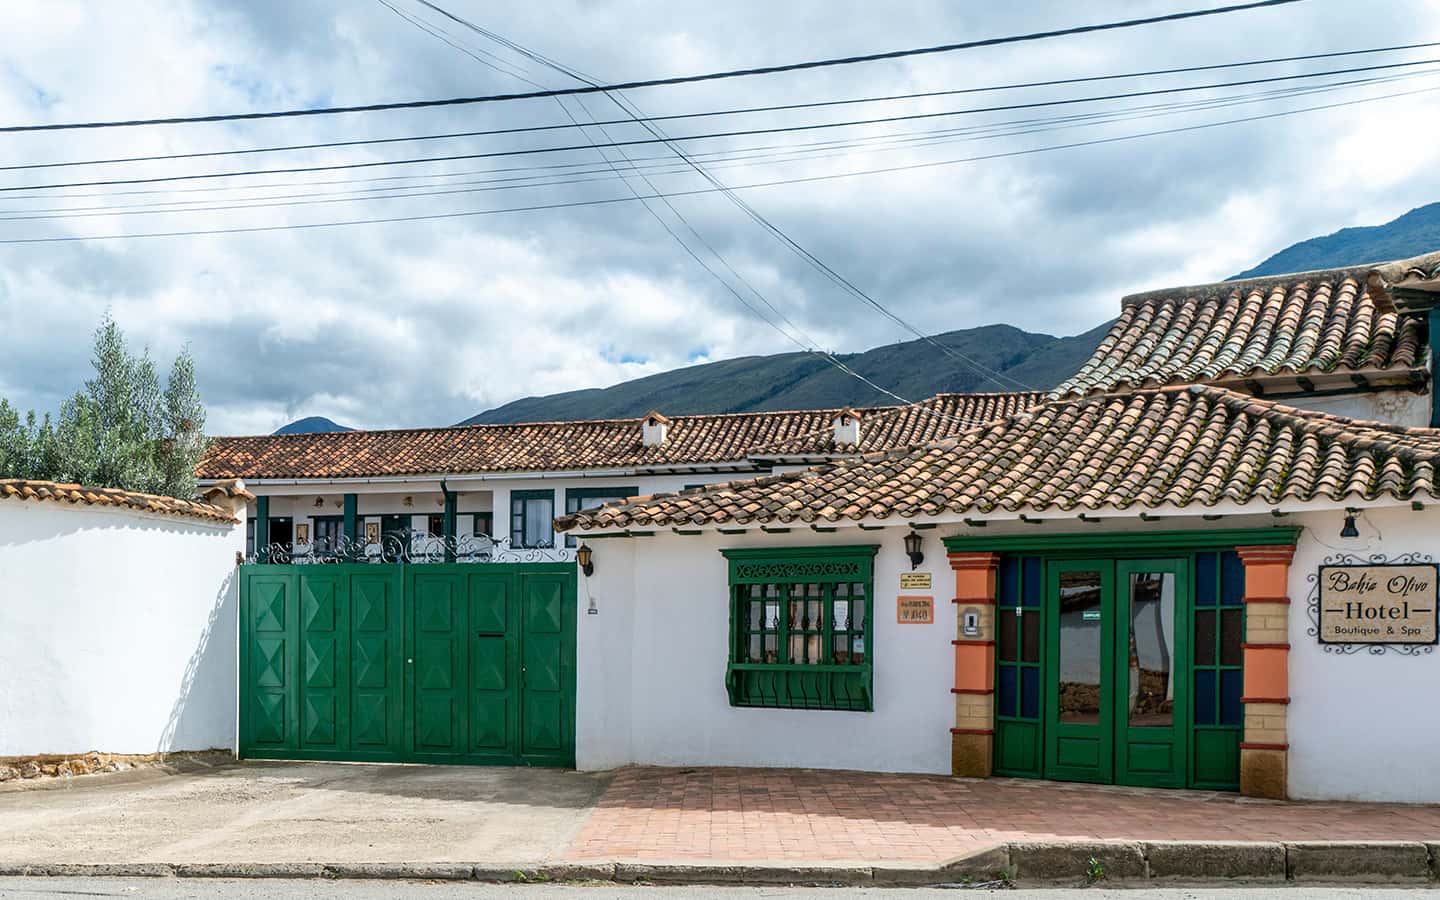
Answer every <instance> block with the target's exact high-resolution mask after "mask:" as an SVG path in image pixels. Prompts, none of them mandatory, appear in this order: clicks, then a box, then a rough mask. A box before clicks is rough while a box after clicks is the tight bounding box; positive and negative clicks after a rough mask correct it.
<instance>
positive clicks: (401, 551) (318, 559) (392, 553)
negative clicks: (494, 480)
mask: <svg viewBox="0 0 1440 900" xmlns="http://www.w3.org/2000/svg"><path fill="white" fill-rule="evenodd" d="M245 561H246V562H248V563H272V564H277V565H279V564H293V565H332V564H336V563H370V564H376V565H380V564H384V563H407V564H424V563H443V562H457V563H516V562H525V563H531V562H574V561H575V551H574V550H571V549H568V548H565V547H556V546H553V545H548V544H547V545H544V546H538V547H511V546H510V539H509V538H496V537H494V536H491V535H483V534H477V535H469V534H464V535H451V536H448V537H447V536H445V535H438V534H430V533H429V532H427V531H422V530H419V529H405V530H402V531H391V532H386V533H385V534H383V535H381V536H380V540H379V542H378V543H377V542H367V541H366V540H365V539H364V538H363V537H362V538H355V539H352V538H351V537H350V536H349V535H340V537H339V538H338V539H336V540H334V541H316V542H314V543H311V544H299V545H291V544H278V543H272V544H267V545H265V546H264V547H261V548H258V549H257V551H256V552H255V553H253V554H251V555H250V556H248V557H246V560H245Z"/></svg>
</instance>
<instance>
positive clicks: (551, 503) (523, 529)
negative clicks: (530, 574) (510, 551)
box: [510, 491, 555, 549]
mask: <svg viewBox="0 0 1440 900" xmlns="http://www.w3.org/2000/svg"><path fill="white" fill-rule="evenodd" d="M510 546H511V547H514V548H516V549H531V548H535V547H553V546H555V492H554V491H511V492H510Z"/></svg>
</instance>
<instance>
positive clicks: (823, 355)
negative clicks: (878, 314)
mask: <svg viewBox="0 0 1440 900" xmlns="http://www.w3.org/2000/svg"><path fill="white" fill-rule="evenodd" d="M380 2H381V3H382V4H384V5H385V6H387V7H388V6H390V4H389V3H388V2H386V0H380ZM426 5H427V6H428V5H430V4H426ZM391 8H392V9H393V7H391ZM447 15H449V14H448V13H447ZM452 18H453V16H452ZM424 30H426V31H429V29H424ZM431 33H432V34H434V32H431ZM436 36H437V37H438V36H439V35H436ZM442 40H444V38H442ZM445 43H447V44H449V45H450V46H452V47H455V48H456V49H458V50H460V51H461V52H465V53H467V54H469V55H470V56H471V57H472V58H476V59H479V57H475V55H474V54H473V53H469V51H468V50H467V49H466V48H465V47H463V46H461V45H459V44H457V43H454V42H452V41H450V40H445ZM482 52H483V51H482ZM490 55H491V54H486V56H490ZM510 74H511V75H512V77H515V78H517V79H519V80H521V81H525V82H527V83H529V84H535V82H533V81H530V79H529V78H526V77H525V76H524V75H520V74H515V73H510ZM536 86H537V87H539V85H536ZM576 102H578V103H579V104H580V108H581V110H582V111H584V112H585V114H586V115H587V116H589V111H588V110H587V109H585V104H584V101H583V100H577V101H576ZM555 103H556V105H558V106H559V107H560V109H561V110H562V111H563V112H564V113H565V116H566V118H568V119H570V121H571V122H574V123H575V125H576V127H577V128H579V129H580V133H581V134H582V135H584V136H586V137H587V138H588V137H589V135H588V133H587V132H586V131H585V129H584V128H583V127H581V126H580V123H579V122H578V121H576V119H575V117H574V116H573V115H571V113H570V110H569V109H568V108H566V106H565V101H564V100H562V99H560V98H559V97H556V98H555ZM590 118H592V120H593V116H591V117H590ZM601 131H602V133H604V129H601ZM607 137H608V135H607ZM596 152H597V153H598V154H599V155H600V157H601V158H602V159H603V160H605V162H606V163H607V164H609V165H610V168H611V169H612V170H613V171H614V173H615V175H616V177H618V178H620V180H621V181H622V182H623V183H624V184H625V186H626V188H627V189H629V190H630V193H631V194H632V195H634V198H635V199H636V200H638V201H639V202H640V203H641V205H642V206H644V208H645V210H646V212H648V213H650V215H651V216H653V217H654V218H655V220H656V221H657V222H659V223H660V225H661V227H663V228H664V229H665V231H666V232H667V233H669V235H670V236H671V237H672V238H674V240H675V242H676V243H678V244H679V245H680V247H681V249H683V250H684V251H685V252H686V253H687V254H688V255H689V256H690V258H691V259H693V260H695V262H696V263H698V264H699V265H700V267H701V268H703V269H704V270H705V271H706V272H708V273H709V274H710V275H711V276H712V277H713V278H715V280H716V281H718V282H720V284H721V285H722V286H723V287H724V288H725V289H726V290H727V291H728V292H729V293H730V294H731V295H732V296H734V297H735V299H736V300H737V301H739V303H740V304H741V305H742V306H744V307H745V308H746V309H748V310H749V311H750V312H752V313H754V314H755V315H756V316H757V317H758V318H759V319H760V320H761V321H762V322H764V323H765V324H767V325H769V326H770V327H771V328H773V329H774V330H775V331H776V332H778V333H779V334H781V335H782V336H784V337H785V338H786V339H787V340H789V341H790V342H791V343H793V344H795V346H797V347H799V348H800V349H801V350H802V351H803V352H805V353H809V354H812V355H815V356H817V357H819V358H820V359H821V360H823V361H824V362H826V363H828V364H829V365H831V366H834V367H835V368H836V369H837V370H839V371H840V372H842V373H844V374H846V375H849V376H851V377H853V378H856V379H858V380H860V381H861V382H863V383H864V384H866V385H868V386H870V387H871V388H872V389H874V390H876V391H879V392H880V393H882V394H885V395H887V396H889V397H893V398H894V399H896V400H899V401H900V402H902V403H908V402H909V401H907V400H906V399H905V398H904V397H901V396H900V395H899V394H896V393H894V392H893V391H890V390H887V389H886V388H883V387H881V386H880V385H878V384H876V383H875V382H874V381H871V380H870V379H869V378H866V377H865V376H864V375H862V374H860V373H859V372H857V371H855V370H854V369H852V368H851V367H850V366H847V365H846V364H845V363H843V362H841V361H840V360H839V359H837V358H836V357H835V355H834V354H832V353H829V352H824V351H820V350H817V349H815V347H814V346H813V345H814V343H815V341H814V339H813V338H810V337H809V335H807V334H805V332H804V331H803V330H801V329H800V328H799V326H797V325H795V323H794V322H792V321H791V320H790V319H789V318H788V317H787V316H786V315H785V314H784V313H783V312H781V311H780V310H779V309H778V308H777V307H776V306H775V305H774V304H772V303H771V302H770V301H769V300H767V299H766V298H765V296H764V295H763V294H761V293H760V292H759V291H758V290H756V289H755V287H754V286H753V285H751V284H750V283H749V282H748V281H746V280H745V278H744V276H742V275H740V273H739V272H737V271H735V269H734V268H733V267H731V266H730V264H729V263H728V262H726V260H725V258H724V257H723V256H721V255H720V253H719V251H717V250H716V249H715V248H714V247H712V246H710V244H709V242H708V241H706V240H705V238H704V237H703V236H701V235H700V233H699V232H698V231H696V230H695V228H694V227H693V226H691V225H690V223H689V222H688V221H686V220H685V217H684V216H682V215H680V212H679V211H678V210H676V209H675V207H674V206H672V205H671V204H670V201H669V200H668V199H666V200H664V202H665V205H666V206H667V207H669V208H670V210H671V212H673V213H674V214H675V216H676V217H677V218H678V219H679V220H680V221H681V222H682V223H683V224H684V225H685V226H686V228H688V229H689V231H690V233H691V234H693V235H694V236H695V237H696V239H698V240H699V241H700V242H701V243H702V244H703V245H704V246H705V248H706V249H707V250H709V251H710V253H711V254H712V255H714V256H715V258H716V259H718V260H720V262H721V263H722V264H723V265H724V266H725V267H726V268H727V269H729V270H730V273H731V274H732V275H734V276H735V277H736V278H737V279H738V280H739V281H740V282H741V283H742V284H744V285H745V286H746V287H747V288H748V289H749V290H750V292H751V293H753V294H754V295H755V296H756V297H757V298H758V299H759V300H760V301H761V302H762V303H764V304H765V305H766V306H767V307H769V308H770V309H771V310H772V311H773V312H774V313H775V314H776V315H777V316H779V318H780V319H781V320H782V321H784V322H785V323H786V324H787V325H789V326H790V327H791V329H793V330H794V331H795V332H796V333H798V334H799V335H800V338H805V340H807V341H809V342H810V346H807V345H806V343H805V342H804V341H802V340H800V338H797V337H796V336H795V335H794V334H791V333H790V332H789V331H787V330H786V329H785V328H782V327H781V326H780V325H779V324H778V323H776V322H775V321H773V320H771V319H770V317H769V316H767V315H765V313H763V312H761V311H760V310H759V309H757V308H756V307H755V306H754V305H753V304H751V303H750V302H749V301H748V300H746V299H745V298H744V297H743V296H742V295H741V294H740V292H739V291H737V290H736V289H735V288H734V286H733V285H731V284H730V283H729V282H728V281H726V280H725V279H724V278H722V277H721V276H720V273H718V272H716V271H715V270H714V269H712V268H711V267H710V265H709V264H708V263H706V262H705V260H704V259H702V258H701V257H700V255H699V254H698V253H696V252H695V250H694V249H693V248H691V247H690V246H689V245H688V244H687V243H686V242H685V241H684V240H683V239H682V238H681V237H680V235H679V234H677V233H676V232H675V230H674V229H672V228H671V227H670V224H669V223H668V222H666V221H665V220H664V218H662V217H661V216H660V215H659V214H658V213H657V212H655V210H654V209H652V208H651V206H650V204H649V202H647V201H646V200H645V199H643V198H642V197H641V195H640V193H639V192H638V191H636V190H635V189H634V188H633V187H632V186H631V185H630V182H629V181H628V180H627V179H626V178H625V176H624V175H622V174H620V170H619V169H618V168H616V166H615V164H614V162H613V161H612V160H611V159H610V158H609V157H608V156H606V155H605V152H604V151H603V150H600V149H598V147H597V150H596ZM620 154H621V156H625V151H623V150H621V151H620ZM641 177H642V178H644V176H643V175H642V176H641ZM645 183H646V184H647V185H649V186H650V189H651V190H652V191H654V190H655V187H654V185H652V184H650V181H649V179H648V178H647V179H645Z"/></svg>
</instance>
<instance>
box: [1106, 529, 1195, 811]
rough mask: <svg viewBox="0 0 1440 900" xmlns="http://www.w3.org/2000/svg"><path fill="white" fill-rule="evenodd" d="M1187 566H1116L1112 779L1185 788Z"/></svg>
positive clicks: (1161, 562) (1175, 562)
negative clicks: (1114, 713)
mask: <svg viewBox="0 0 1440 900" xmlns="http://www.w3.org/2000/svg"><path fill="white" fill-rule="evenodd" d="M1190 583H1191V577H1190V560H1189V558H1188V557H1187V558H1176V559H1137V560H1121V561H1119V562H1117V563H1116V564H1115V584H1116V589H1115V595H1116V597H1115V621H1116V623H1117V624H1116V628H1115V642H1116V646H1115V667H1114V671H1115V672H1116V674H1117V678H1116V679H1115V684H1114V694H1113V702H1114V705H1115V709H1116V710H1117V715H1116V719H1115V726H1116V735H1115V780H1116V782H1117V783H1119V784H1128V785H1135V786H1137V787H1175V788H1178V787H1184V786H1185V776H1186V772H1187V771H1188V763H1187V761H1186V758H1185V750H1186V743H1187V742H1186V723H1187V722H1189V721H1190V706H1189V703H1188V698H1189V695H1190V689H1189V681H1190V679H1189V677H1188V673H1189V671H1190V665H1189V638H1188V634H1189V630H1190V629H1189V628H1188V627H1187V625H1186V623H1188V622H1189V621H1190V618H1191V616H1190V603H1189V596H1190V591H1189V588H1190Z"/></svg>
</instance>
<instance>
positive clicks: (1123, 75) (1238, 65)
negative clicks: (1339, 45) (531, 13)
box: [0, 0, 1440, 172]
mask: <svg viewBox="0 0 1440 900" xmlns="http://www.w3.org/2000/svg"><path fill="white" fill-rule="evenodd" d="M378 2H380V3H381V4H383V5H384V6H385V7H386V8H387V9H390V10H393V11H394V12H395V14H396V15H398V16H400V17H401V18H402V19H404V20H405V21H407V22H410V23H411V24H413V25H415V26H416V27H417V28H421V29H423V30H424V31H425V32H426V33H428V34H431V35H434V36H435V37H436V38H438V39H439V40H442V41H444V42H445V43H446V44H449V45H450V46H451V47H454V48H455V49H457V50H459V51H460V52H462V53H465V54H466V55H468V56H470V57H471V58H472V59H474V60H475V61H477V62H479V63H481V64H482V65H486V66H489V67H490V68H492V69H494V70H495V71H497V72H500V73H502V74H505V75H509V76H511V77H512V78H517V79H519V80H521V81H525V82H527V83H529V84H534V83H535V82H533V81H530V79H528V78H525V77H524V76H523V75H519V74H516V73H515V72H513V71H511V70H510V69H509V68H506V67H504V66H503V65H498V64H496V63H494V62H491V61H490V60H487V59H485V58H484V57H482V56H480V55H478V54H479V53H480V52H483V51H476V50H474V49H473V48H471V47H469V46H468V45H462V44H459V43H457V42H455V41H453V40H451V39H450V38H449V37H448V36H447V35H445V34H444V33H443V32H440V31H438V30H435V29H432V28H430V27H429V26H428V25H426V24H425V23H424V22H423V21H422V20H420V19H417V18H414V17H412V16H410V15H408V14H407V13H405V12H404V11H402V10H400V9H398V8H397V7H395V6H394V5H392V4H391V3H389V2H388V0H378ZM421 2H423V0H421ZM1430 47H1440V41H1431V42H1428V43H1423V44H1396V45H1393V46H1389V47H1370V48H1366V49H1363V50H1337V51H1333V52H1329V53H1308V54H1305V55H1302V56H1275V57H1269V58H1266V59H1249V60H1240V61H1236V62H1228V63H1213V64H1210V65H1204V66H1182V67H1178V68H1169V69H1147V70H1143V71H1135V72H1120V73H1114V74H1109V75H1084V76H1078V77H1074V78H1055V79H1049V80H1046V81H1021V82H1013V83H1011V84H992V85H983V86H980V87H969V88H955V89H952V90H944V91H915V92H911V93H906V94H881V95H876V96H870V97H845V98H841V99H838V100H815V101H810V102H806V103H782V104H776V105H772V106H746V107H736V108H733V109H714V110H706V111H704V112H695V113H672V114H669V115H664V116H642V117H639V118H638V119H635V118H631V119H615V120H611V121H607V122H594V123H592V124H595V125H602V124H603V125H623V124H629V123H631V122H635V121H645V122H668V121H674V120H678V119H702V118H713V117H716V116H736V115H749V114H754V113H767V112H789V111H794V110H798V109H820V108H826V107H834V106H854V105H858V104H864V103H886V102H897V101H903V100H924V99H933V98H936V97H953V96H958V95H963V94H983V93H994V92H998V91H1011V90H1020V89H1026V88H1037V87H1059V86H1064V85H1073V84H1086V83H1093V82H1097V81H1121V80H1127V79H1131V78H1149V77H1155V76H1161V75H1178V74H1189V73H1194V72H1210V71H1217V70H1225V69H1242V68H1252V67H1254V66H1266V65H1279V64H1282V63H1291V62H1306V61H1313V60H1317V59H1334V58H1337V57H1345V56H1372V55H1374V54H1377V53H1396V52H1404V51H1409V50H1418V49H1425V48H1430ZM486 56H490V57H491V58H492V59H496V57H494V54H486ZM1425 62H1430V60H1421V61H1419V62H1411V63H1402V64H1401V65H1420V64H1423V63H1425ZM1339 71H1341V72H1350V71H1366V69H1343V70H1339ZM1330 74H1335V73H1334V72H1314V73H1308V74H1300V75H1296V76H1292V77H1294V78H1314V77H1318V76H1323V75H1330ZM572 127H574V126H572V125H564V124H559V125H540V126H530V127H524V128H504V129H492V130H487V131H453V132H442V133H438V134H419V135H403V136H401V137H386V138H365V139H360V140H350V141H317V142H313V143H309V144H285V145H279V146H270V147H246V148H242V149H235V150H207V151H201V152H197V153H160V154H154V155H150V156H120V157H110V158H104V159H76V160H66V161H64V162H49V163H25V164H22V165H11V166H0V172H13V171H18V170H23V169H58V168H68V167H74V166H99V165H112V164H117V163H136V162H158V161H168V160H180V159H208V158H215V157H226V156H246V155H251V154H257V153H286V152H292V151H296V150H326V149H335V148H341V147H366V146H374V145H378V144H402V143H411V142H420V141H438V140H451V139H456V138H467V137H486V136H490V135H497V134H516V133H521V132H538V131H552V130H560V129H568V128H572Z"/></svg>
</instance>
